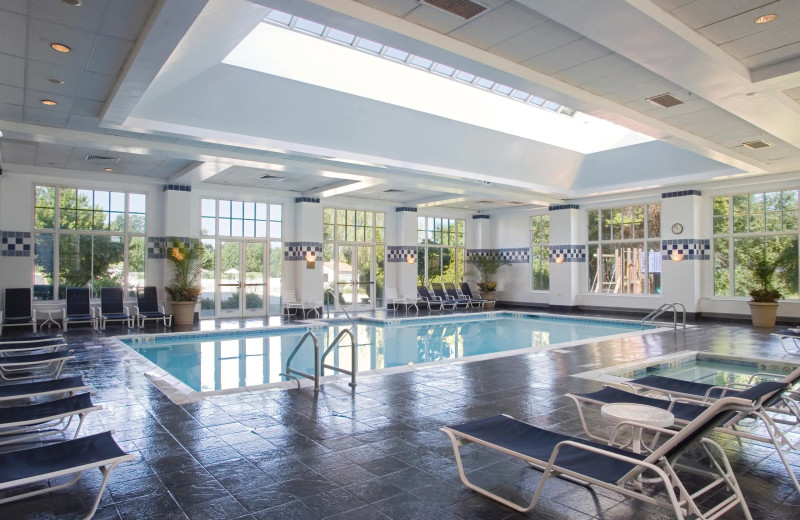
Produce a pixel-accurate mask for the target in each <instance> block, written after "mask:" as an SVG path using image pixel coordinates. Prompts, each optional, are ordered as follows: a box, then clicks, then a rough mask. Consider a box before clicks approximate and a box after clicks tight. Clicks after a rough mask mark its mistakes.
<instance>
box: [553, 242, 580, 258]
mask: <svg viewBox="0 0 800 520" xmlns="http://www.w3.org/2000/svg"><path fill="white" fill-rule="evenodd" d="M559 255H563V257H564V261H565V262H585V261H586V245H585V244H563V245H551V246H550V261H551V262H555V261H556V256H559Z"/></svg>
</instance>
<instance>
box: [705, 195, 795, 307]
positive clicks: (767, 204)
mask: <svg viewBox="0 0 800 520" xmlns="http://www.w3.org/2000/svg"><path fill="white" fill-rule="evenodd" d="M797 201H798V190H786V191H773V192H766V193H751V194H746V195H733V196H725V197H715V198H714V212H713V213H714V214H713V237H712V247H713V254H714V296H747V295H748V294H749V292H750V290H752V289H756V288H757V287H758V285H759V283H758V280H757V277H756V273H755V267H756V266H757V265H758V263H759V261H761V260H764V259H766V260H767V262H770V263H772V264H773V265H777V266H778V270H777V271H776V276H775V288H776V289H777V290H778V291H780V293H781V294H783V297H784V298H797V296H798V267H797V254H798V252H797V240H798V224H797V218H798V215H797Z"/></svg>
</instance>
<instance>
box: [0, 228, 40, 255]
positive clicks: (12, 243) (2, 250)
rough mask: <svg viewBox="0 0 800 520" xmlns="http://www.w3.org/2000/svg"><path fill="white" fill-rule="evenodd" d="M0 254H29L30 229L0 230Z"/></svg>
mask: <svg viewBox="0 0 800 520" xmlns="http://www.w3.org/2000/svg"><path fill="white" fill-rule="evenodd" d="M0 237H2V243H0V256H31V249H33V239H32V238H31V232H30V231H0Z"/></svg>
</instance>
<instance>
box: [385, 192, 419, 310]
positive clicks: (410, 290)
mask: <svg viewBox="0 0 800 520" xmlns="http://www.w3.org/2000/svg"><path fill="white" fill-rule="evenodd" d="M391 223H392V226H391V228H390V227H389V226H388V225H387V229H386V233H387V237H386V238H387V243H388V244H390V245H388V247H387V254H386V264H385V268H384V273H385V276H386V282H385V283H386V287H388V288H391V287H394V288H396V289H397V294H398V296H399V297H401V298H413V297H416V294H417V269H419V264H418V261H419V258H418V257H417V208H412V207H407V206H403V207H398V208H395V213H394V216H393V219H392V222H391ZM387 224H389V222H387Z"/></svg>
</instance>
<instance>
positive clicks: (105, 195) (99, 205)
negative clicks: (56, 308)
mask: <svg viewBox="0 0 800 520" xmlns="http://www.w3.org/2000/svg"><path fill="white" fill-rule="evenodd" d="M146 202H147V198H146V195H144V194H143V193H127V192H119V191H105V190H84V189H78V188H63V187H56V186H36V187H35V194H34V208H35V209H34V228H35V232H34V273H33V278H34V281H33V284H34V298H35V299H36V300H52V299H54V296H55V295H58V299H63V298H64V295H65V294H66V288H67V287H85V286H88V287H90V288H91V289H92V296H93V297H95V298H96V297H99V295H100V288H101V287H123V288H127V290H128V293H129V296H133V295H135V291H136V288H137V287H140V286H143V285H144V283H145V269H144V265H145V257H146V243H145V231H146V217H145V207H146Z"/></svg>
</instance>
